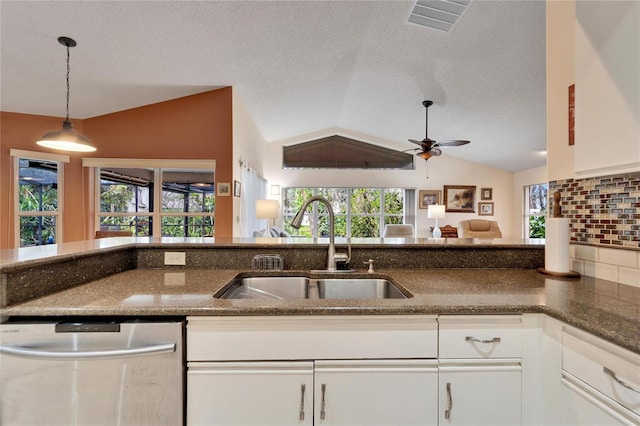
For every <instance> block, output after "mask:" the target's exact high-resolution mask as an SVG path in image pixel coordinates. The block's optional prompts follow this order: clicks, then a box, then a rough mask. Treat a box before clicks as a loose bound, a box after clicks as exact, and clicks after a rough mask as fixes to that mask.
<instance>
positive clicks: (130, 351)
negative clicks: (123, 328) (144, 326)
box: [0, 343, 176, 361]
mask: <svg viewBox="0 0 640 426" xmlns="http://www.w3.org/2000/svg"><path fill="white" fill-rule="evenodd" d="M175 351H176V344H175V343H163V344H159V345H151V346H142V347H138V348H126V349H109V350H99V351H47V350H40V349H33V348H28V347H23V346H12V345H5V346H0V353H4V354H7V355H15V356H19V357H23V358H32V359H49V360H61V361H63V360H67V361H68V360H83V359H115V358H130V357H136V356H145V355H156V354H163V353H170V352H175Z"/></svg>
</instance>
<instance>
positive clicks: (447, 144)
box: [436, 140, 471, 148]
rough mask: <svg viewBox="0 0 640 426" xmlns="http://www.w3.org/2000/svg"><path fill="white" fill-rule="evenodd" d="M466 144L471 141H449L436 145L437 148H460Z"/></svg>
mask: <svg viewBox="0 0 640 426" xmlns="http://www.w3.org/2000/svg"><path fill="white" fill-rule="evenodd" d="M468 143H471V141H463V140H451V141H443V142H438V143H437V144H436V145H437V146H441V147H443V148H444V147H448V146H460V145H466V144H468Z"/></svg>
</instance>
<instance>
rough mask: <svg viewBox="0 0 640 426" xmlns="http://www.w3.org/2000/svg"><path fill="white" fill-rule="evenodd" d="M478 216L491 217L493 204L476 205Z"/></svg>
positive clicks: (482, 203)
mask: <svg viewBox="0 0 640 426" xmlns="http://www.w3.org/2000/svg"><path fill="white" fill-rule="evenodd" d="M478 216H493V202H491V203H486V202H480V203H478Z"/></svg>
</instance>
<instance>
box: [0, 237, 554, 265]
mask: <svg viewBox="0 0 640 426" xmlns="http://www.w3.org/2000/svg"><path fill="white" fill-rule="evenodd" d="M350 241H351V244H352V246H353V247H354V248H394V247H395V248H397V247H404V248H425V247H427V248H433V249H447V248H471V249H473V248H483V247H484V248H533V247H538V248H544V243H545V240H544V239H537V238H533V239H531V238H524V239H523V238H352V239H351V240H350ZM328 242H329V239H328V238H227V239H223V238H213V237H203V238H170V237H114V238H101V239H92V240H84V241H75V242H69V243H61V244H50V245H43V246H35V247H24V248H19V249H4V250H0V271H2V270H10V269H13V268H16V267H24V266H37V265H40V264H43V263H49V262H51V260H52V259H57V260H65V259H70V258H75V257H78V256H86V255H88V254H93V253H95V254H103V253H107V252H109V251H119V250H123V249H127V248H136V249H141V248H163V249H173V250H186V249H194V248H196V249H208V248H236V249H237V248H253V249H273V248H279V247H283V248H300V249H302V248H310V247H326V246H327V244H328ZM335 242H336V245H340V246H346V244H347V240H346V239H344V238H336V241H335Z"/></svg>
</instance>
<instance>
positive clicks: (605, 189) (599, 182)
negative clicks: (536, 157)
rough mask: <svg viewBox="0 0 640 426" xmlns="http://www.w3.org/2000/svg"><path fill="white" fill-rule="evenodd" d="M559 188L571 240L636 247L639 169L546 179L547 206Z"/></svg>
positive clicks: (639, 224) (639, 225)
mask: <svg viewBox="0 0 640 426" xmlns="http://www.w3.org/2000/svg"><path fill="white" fill-rule="evenodd" d="M556 191H560V193H561V198H560V205H561V207H562V216H563V217H567V218H569V219H570V222H571V241H572V242H580V243H588V244H591V245H599V246H608V247H628V248H635V249H638V248H640V172H634V173H627V174H621V175H613V176H600V177H593V178H587V179H567V180H558V181H551V182H549V199H550V200H549V205H550V206H552V207H551V209H552V211H553V209H554V208H555V206H553V193H554V192H556Z"/></svg>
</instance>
